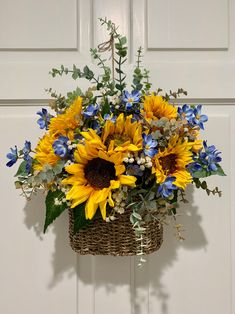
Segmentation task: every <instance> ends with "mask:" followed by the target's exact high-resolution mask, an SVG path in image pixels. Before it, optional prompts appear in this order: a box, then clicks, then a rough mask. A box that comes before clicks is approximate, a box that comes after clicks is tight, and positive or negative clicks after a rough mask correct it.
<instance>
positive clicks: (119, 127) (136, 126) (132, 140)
mask: <svg viewBox="0 0 235 314" xmlns="http://www.w3.org/2000/svg"><path fill="white" fill-rule="evenodd" d="M131 119H132V115H129V116H127V117H124V114H123V113H121V114H120V115H119V116H118V117H117V120H116V122H112V121H111V120H107V121H106V122H105V125H104V129H103V132H102V136H101V138H102V141H103V143H104V144H105V145H106V146H107V147H108V150H109V151H112V150H114V151H123V152H124V151H138V150H140V149H142V127H141V124H140V122H138V121H135V122H132V121H131Z"/></svg>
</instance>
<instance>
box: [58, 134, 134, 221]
mask: <svg viewBox="0 0 235 314" xmlns="http://www.w3.org/2000/svg"><path fill="white" fill-rule="evenodd" d="M100 142H101V139H100ZM74 157H75V160H76V163H74V164H72V165H69V166H67V167H65V170H66V171H67V172H68V173H69V174H70V176H69V177H68V178H66V179H64V180H63V181H62V184H66V185H72V187H71V189H70V190H69V192H68V193H67V195H66V198H67V200H70V201H72V205H71V208H74V207H76V206H77V205H79V204H82V203H84V202H86V205H85V214H86V219H92V218H93V217H94V215H95V213H96V211H97V208H98V207H99V208H100V211H101V214H102V217H103V219H105V218H106V206H107V203H108V204H109V205H110V206H111V207H113V206H114V202H113V199H112V190H114V189H118V188H119V187H120V186H121V185H127V186H130V187H134V186H135V181H136V178H135V177H134V176H128V175H124V174H123V173H124V172H125V170H126V169H125V166H124V164H123V154H122V153H121V152H112V153H109V152H107V151H104V150H102V149H99V147H98V148H96V147H95V145H94V143H91V142H89V141H85V145H83V144H78V145H77V149H76V151H75V153H74Z"/></svg>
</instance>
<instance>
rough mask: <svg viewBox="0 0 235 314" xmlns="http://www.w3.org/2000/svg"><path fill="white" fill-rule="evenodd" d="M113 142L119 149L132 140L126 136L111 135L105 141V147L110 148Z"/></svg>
mask: <svg viewBox="0 0 235 314" xmlns="http://www.w3.org/2000/svg"><path fill="white" fill-rule="evenodd" d="M111 141H114V145H115V147H117V146H120V145H122V144H123V143H125V142H127V141H130V138H129V136H127V135H125V134H110V135H109V136H108V137H107V139H106V141H105V145H107V146H109V144H110V142H111Z"/></svg>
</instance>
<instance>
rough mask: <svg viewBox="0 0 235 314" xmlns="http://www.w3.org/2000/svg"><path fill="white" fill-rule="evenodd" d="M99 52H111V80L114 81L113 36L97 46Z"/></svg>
mask: <svg viewBox="0 0 235 314" xmlns="http://www.w3.org/2000/svg"><path fill="white" fill-rule="evenodd" d="M98 51H99V52H101V53H102V52H105V51H111V61H112V80H113V81H114V34H111V35H110V39H109V40H108V41H105V42H103V43H101V44H99V45H98Z"/></svg>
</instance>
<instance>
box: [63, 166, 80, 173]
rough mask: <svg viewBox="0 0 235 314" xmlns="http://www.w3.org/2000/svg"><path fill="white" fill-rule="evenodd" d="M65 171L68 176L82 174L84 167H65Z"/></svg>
mask: <svg viewBox="0 0 235 314" xmlns="http://www.w3.org/2000/svg"><path fill="white" fill-rule="evenodd" d="M65 170H66V171H67V172H68V173H70V174H77V173H79V174H80V173H83V172H84V165H81V164H72V165H69V166H66V167H65Z"/></svg>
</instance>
